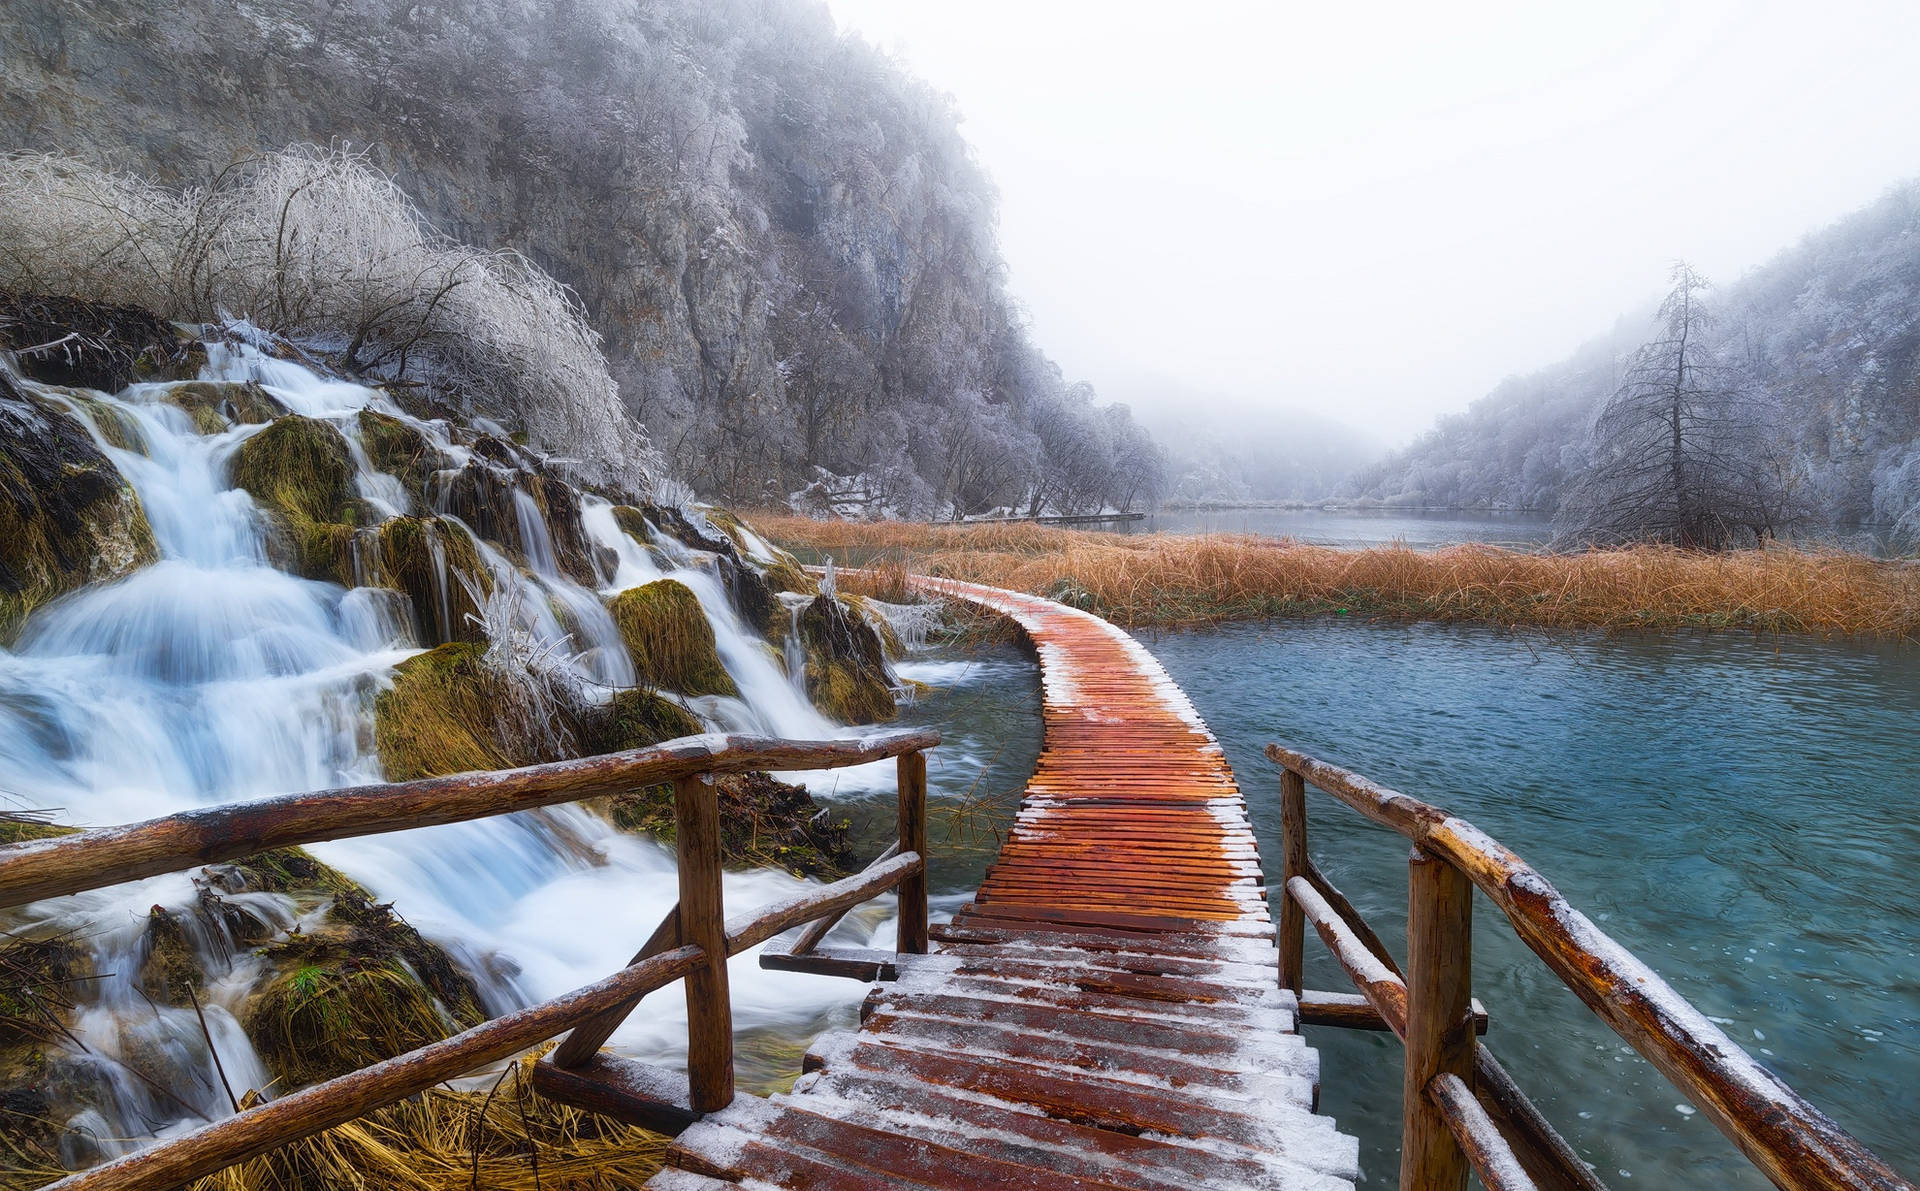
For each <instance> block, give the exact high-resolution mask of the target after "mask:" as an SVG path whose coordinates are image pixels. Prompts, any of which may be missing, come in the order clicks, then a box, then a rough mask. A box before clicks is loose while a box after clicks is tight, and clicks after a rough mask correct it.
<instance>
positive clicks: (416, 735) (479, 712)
mask: <svg viewBox="0 0 1920 1191" xmlns="http://www.w3.org/2000/svg"><path fill="white" fill-rule="evenodd" d="M485 650H486V647H485V646H483V645H480V644H478V643H475V642H466V641H461V642H455V643H453V644H450V645H442V646H440V647H439V648H437V649H432V650H429V651H428V652H426V653H423V654H421V655H419V656H418V657H413V658H408V659H407V660H406V661H405V662H402V663H401V664H400V666H399V668H398V669H397V670H396V671H395V672H394V676H393V686H392V688H391V689H389V690H385V691H382V692H381V693H380V696H379V698H377V699H376V700H374V713H373V724H374V728H373V737H374V744H375V747H376V748H378V749H379V751H380V764H381V767H382V768H384V769H385V770H386V774H387V777H388V778H390V779H392V780H393V781H397V782H404V781H411V780H412V779H414V778H422V777H440V776H444V775H446V774H449V773H469V772H473V771H477V770H486V769H510V768H512V767H514V766H515V765H518V764H524V762H523V761H521V760H519V759H518V758H515V757H513V756H510V755H508V753H507V751H506V750H505V749H503V748H502V747H501V745H500V742H499V741H498V739H497V738H496V737H495V734H494V732H493V728H492V725H493V721H494V707H493V701H494V695H493V684H494V682H495V681H496V680H495V679H494V677H493V675H491V674H490V673H488V672H487V670H486V668H485V667H484V666H482V665H481V662H480V658H481V655H482V654H483V653H484V652H485Z"/></svg>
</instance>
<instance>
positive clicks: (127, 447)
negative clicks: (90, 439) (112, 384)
mask: <svg viewBox="0 0 1920 1191" xmlns="http://www.w3.org/2000/svg"><path fill="white" fill-rule="evenodd" d="M58 393H59V396H60V398H61V399H63V400H65V401H70V402H72V403H73V407H74V409H75V410H77V411H79V412H80V413H82V414H85V415H86V417H87V420H89V421H91V422H92V423H93V428H94V429H95V430H96V431H98V432H99V434H100V437H101V438H103V439H106V440H107V445H108V446H112V447H118V448H120V449H121V450H123V451H132V452H133V453H134V454H136V455H145V454H146V453H147V439H146V435H145V434H143V433H142V432H141V429H140V423H139V421H138V420H137V419H136V418H135V417H134V416H133V414H131V413H129V412H128V411H127V409H126V407H124V406H121V405H117V404H115V403H113V402H111V401H104V400H102V399H101V398H100V396H99V395H98V394H96V393H92V392H89V391H88V390H86V389H60V390H58Z"/></svg>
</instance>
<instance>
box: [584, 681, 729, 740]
mask: <svg viewBox="0 0 1920 1191" xmlns="http://www.w3.org/2000/svg"><path fill="white" fill-rule="evenodd" d="M704 730H705V729H703V728H702V727H701V725H700V721H699V720H697V719H695V718H693V713H692V712H690V711H688V710H687V709H686V708H684V707H682V706H680V705H679V704H678V703H675V702H673V701H672V700H670V699H665V698H662V697H661V696H659V695H656V694H654V693H653V692H652V691H620V692H618V693H616V694H615V695H614V697H613V699H612V700H611V701H609V702H608V704H607V705H606V706H605V707H603V708H599V709H597V710H596V711H595V712H594V714H593V716H592V717H591V719H590V721H589V723H588V727H587V732H586V740H587V743H588V746H589V751H591V752H594V753H618V752H624V751H625V750H627V749H638V748H646V747H647V746H648V745H652V744H659V743H660V742H661V741H663V740H678V739H680V738H681V737H682V736H698V735H699V734H700V733H701V732H702V731H704Z"/></svg>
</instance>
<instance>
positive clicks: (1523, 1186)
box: [1427, 1072, 1539, 1191]
mask: <svg viewBox="0 0 1920 1191" xmlns="http://www.w3.org/2000/svg"><path fill="white" fill-rule="evenodd" d="M1427 1099H1428V1100H1430V1101H1432V1103H1433V1106H1434V1108H1436V1109H1437V1110H1439V1113H1440V1115H1441V1116H1442V1117H1444V1118H1446V1122H1447V1127H1448V1128H1449V1129H1451V1130H1452V1131H1453V1136H1454V1139H1455V1141H1457V1142H1458V1143H1459V1145H1460V1149H1461V1150H1462V1152H1464V1153H1465V1154H1466V1156H1467V1161H1468V1162H1470V1163H1471V1164H1472V1165H1473V1172H1474V1173H1475V1174H1477V1175H1479V1176H1480V1182H1481V1183H1483V1184H1484V1185H1485V1186H1486V1188H1487V1191H1539V1187H1538V1185H1537V1184H1535V1183H1534V1181H1533V1177H1532V1176H1531V1175H1529V1174H1528V1173H1527V1169H1526V1167H1524V1166H1522V1165H1520V1160H1519V1159H1518V1158H1516V1157H1514V1156H1513V1148H1512V1147H1511V1146H1509V1145H1508V1144H1507V1139H1506V1138H1504V1137H1502V1136H1501V1135H1500V1130H1499V1129H1497V1128H1495V1127H1494V1123H1493V1118H1492V1117H1489V1116H1488V1115H1487V1112H1486V1110H1485V1109H1483V1108H1481V1107H1480V1101H1479V1100H1478V1099H1476V1098H1475V1097H1474V1094H1473V1089H1472V1088H1470V1087H1468V1086H1467V1081H1466V1080H1464V1079H1461V1078H1460V1077H1459V1076H1458V1075H1454V1074H1453V1073H1451V1072H1446V1073H1443V1074H1440V1075H1437V1076H1435V1077H1434V1078H1433V1081H1432V1082H1431V1083H1429V1084H1428V1085H1427Z"/></svg>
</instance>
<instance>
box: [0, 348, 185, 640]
mask: <svg viewBox="0 0 1920 1191" xmlns="http://www.w3.org/2000/svg"><path fill="white" fill-rule="evenodd" d="M155 557H156V551H155V548H154V541H153V531H152V529H151V527H149V526H148V524H147V517H146V513H145V512H144V511H143V510H142V509H141V507H140V501H139V498H138V497H137V496H135V495H134V491H133V487H132V485H130V484H128V483H127V481H126V479H125V477H123V476H121V474H120V473H119V471H118V470H116V469H115V468H114V466H113V463H112V462H111V461H110V460H109V459H108V458H107V457H106V456H105V455H104V454H102V453H101V451H100V448H99V447H97V446H95V445H94V441H93V439H92V437H91V436H89V435H88V434H87V432H86V430H85V428H84V427H82V426H81V425H80V423H79V422H78V421H76V420H75V419H74V418H73V417H71V416H70V415H68V414H67V413H66V412H64V411H62V410H58V409H55V408H53V406H52V403H50V402H43V401H40V400H37V399H35V398H33V397H31V396H30V395H29V394H28V393H27V392H26V391H25V390H24V389H22V388H21V387H20V386H19V385H17V384H15V383H14V381H13V380H12V378H10V377H8V376H7V375H5V374H4V373H0V641H4V640H8V639H11V637H12V636H13V633H14V632H15V631H16V630H17V629H18V628H19V626H20V622H21V621H22V620H24V619H25V618H26V616H27V614H28V613H29V612H31V611H33V610H34V609H35V608H37V607H39V606H40V605H42V604H44V603H46V602H47V601H49V600H51V599H54V598H55V597H57V596H60V595H64V594H65V593H67V592H69V591H72V590H74V589H75V588H77V587H81V586H83V585H85V584H88V583H97V582H100V581H103V580H107V579H114V578H118V577H119V576H121V575H124V574H126V573H127V572H129V571H131V570H133V569H135V568H136V567H141V566H145V565H146V564H147V563H150V562H152V561H153V560H154V558H155Z"/></svg>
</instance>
